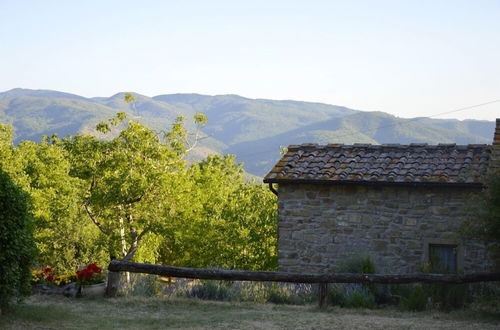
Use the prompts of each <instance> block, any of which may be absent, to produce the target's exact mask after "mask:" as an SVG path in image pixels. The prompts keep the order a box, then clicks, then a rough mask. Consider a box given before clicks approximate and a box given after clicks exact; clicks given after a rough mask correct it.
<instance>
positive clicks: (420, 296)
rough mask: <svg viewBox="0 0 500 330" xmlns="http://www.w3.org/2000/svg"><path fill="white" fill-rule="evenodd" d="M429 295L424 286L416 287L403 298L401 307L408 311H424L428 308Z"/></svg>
mask: <svg viewBox="0 0 500 330" xmlns="http://www.w3.org/2000/svg"><path fill="white" fill-rule="evenodd" d="M428 300H429V296H428V293H427V292H426V290H425V289H424V288H423V286H422V285H415V286H413V288H412V289H410V290H409V293H408V294H407V295H406V296H403V297H402V298H401V301H400V303H399V307H400V308H401V309H403V310H408V311H415V312H418V311H423V310H425V309H426V308H427V303H428Z"/></svg>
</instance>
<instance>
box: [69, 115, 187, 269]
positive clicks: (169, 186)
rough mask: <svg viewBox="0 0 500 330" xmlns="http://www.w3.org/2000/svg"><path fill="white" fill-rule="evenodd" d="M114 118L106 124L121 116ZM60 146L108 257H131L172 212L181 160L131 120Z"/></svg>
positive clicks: (182, 162)
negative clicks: (112, 131)
mask: <svg viewBox="0 0 500 330" xmlns="http://www.w3.org/2000/svg"><path fill="white" fill-rule="evenodd" d="M115 119H116V120H111V122H110V124H111V125H116V124H118V123H119V122H120V121H121V120H122V119H123V116H121V115H120V114H118V115H117V117H115ZM62 145H63V146H64V148H65V150H67V152H68V153H69V155H70V161H71V164H72V169H71V174H72V175H73V176H74V177H76V178H78V179H80V180H82V181H83V182H84V186H85V195H84V199H83V203H82V204H83V206H84V209H85V212H86V215H87V217H88V219H89V220H91V221H92V223H93V224H94V225H95V226H96V228H97V229H98V230H99V231H100V233H101V236H102V237H103V238H104V241H103V243H105V244H106V250H107V253H108V256H109V257H111V256H116V257H120V258H127V259H130V258H132V257H133V256H134V254H135V253H136V251H137V249H138V248H139V245H140V243H141V241H142V239H144V238H145V236H146V235H147V234H150V233H159V232H161V231H162V230H163V229H164V225H165V223H168V221H169V218H171V217H172V214H175V212H176V207H177V203H176V200H177V196H176V193H175V190H176V189H177V188H180V187H181V184H182V181H183V172H184V167H185V165H184V161H183V160H182V158H181V157H179V155H178V153H177V152H176V150H174V149H173V148H171V147H170V146H169V144H168V141H167V143H163V142H162V141H161V140H160V138H159V137H158V136H157V135H156V134H155V133H154V132H153V131H151V130H150V129H148V128H147V127H145V126H143V125H141V124H138V123H135V122H129V123H128V126H127V127H126V128H125V129H123V130H122V131H121V132H120V133H119V135H118V136H117V137H116V138H114V139H111V140H98V139H96V138H95V137H92V136H81V135H78V136H74V137H71V138H68V139H64V140H63V141H62ZM149 261H152V260H149Z"/></svg>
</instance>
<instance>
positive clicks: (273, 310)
mask: <svg viewBox="0 0 500 330" xmlns="http://www.w3.org/2000/svg"><path fill="white" fill-rule="evenodd" d="M499 327H500V317H499V316H498V315H484V314H479V313H477V312H475V311H473V310H465V311H464V310H461V311H457V312H451V313H442V312H435V311H433V312H419V313H412V312H400V311H397V310H395V309H384V310H367V309H347V308H338V307H329V308H327V309H325V310H319V309H318V308H317V307H316V305H305V306H291V305H274V304H256V303H248V302H246V303H245V302H220V301H217V302H214V301H203V300H199V299H192V298H191V299H190V298H157V297H121V298H115V299H105V298H96V299H85V298H81V299H70V298H64V297H59V296H38V295H35V296H32V297H30V298H29V299H28V300H27V301H26V302H25V303H24V304H22V305H20V306H18V308H17V309H15V310H14V311H13V312H11V313H10V314H8V315H3V316H1V317H0V328H1V329H33V328H35V329H76V328H80V329H165V328H177V329H185V328H189V329H207V328H211V329H226V328H230V329H287V328H288V329H291V328H303V329H347V328H348V329H366V328H370V329H498V328H499Z"/></svg>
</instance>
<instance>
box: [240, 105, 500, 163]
mask: <svg viewBox="0 0 500 330" xmlns="http://www.w3.org/2000/svg"><path fill="white" fill-rule="evenodd" d="M497 102H500V99H496V100H493V101H488V102H484V103H479V104H474V105H471V106H467V107H462V108H458V109H455V110H451V111H445V112H440V113H436V114H433V115H429V116H425V117H417V118H413V119H411V118H410V119H404V118H401V119H403V120H408V121H410V122H416V121H421V120H424V119H430V118H433V117H437V116H441V115H446V114H450V113H454V112H459V111H464V110H469V109H474V108H478V107H482V106H485V105H489V104H493V103H497ZM340 118H343V117H340ZM399 124H407V123H400V122H395V123H391V124H387V125H382V126H379V127H377V128H375V129H372V130H368V132H374V131H377V130H380V129H382V128H388V127H393V126H396V125H399ZM365 132H366V131H365ZM349 136H354V134H352V133H349V134H343V135H339V136H337V137H336V139H341V138H344V137H349ZM275 150H276V148H273V149H268V150H263V151H258V152H255V153H249V154H243V155H241V154H240V155H238V156H239V157H249V156H255V155H260V154H264V153H268V152H271V151H275Z"/></svg>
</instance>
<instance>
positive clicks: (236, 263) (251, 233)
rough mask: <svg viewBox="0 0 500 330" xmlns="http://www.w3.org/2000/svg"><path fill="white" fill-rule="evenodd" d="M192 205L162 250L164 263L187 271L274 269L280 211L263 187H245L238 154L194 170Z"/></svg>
mask: <svg viewBox="0 0 500 330" xmlns="http://www.w3.org/2000/svg"><path fill="white" fill-rule="evenodd" d="M187 187H189V190H187V191H186V192H185V197H183V199H184V200H187V201H189V203H188V205H187V207H185V208H183V209H182V211H181V212H180V213H179V214H178V217H176V221H175V222H173V223H172V226H171V230H170V231H169V232H168V235H166V236H165V240H164V243H163V244H162V245H161V248H160V262H162V263H166V264H172V265H178V266H187V267H224V268H233V269H235V268H238V269H274V268H275V266H276V226H277V222H276V220H277V209H276V198H275V196H274V195H273V194H272V193H271V192H269V191H268V190H267V189H265V188H264V187H263V186H262V185H255V184H250V183H245V182H244V179H243V170H242V167H241V164H237V163H236V161H235V158H234V156H233V155H226V156H209V157H208V158H207V159H206V160H204V161H202V162H200V163H197V164H193V165H192V166H191V167H190V169H189V182H188V185H187Z"/></svg>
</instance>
